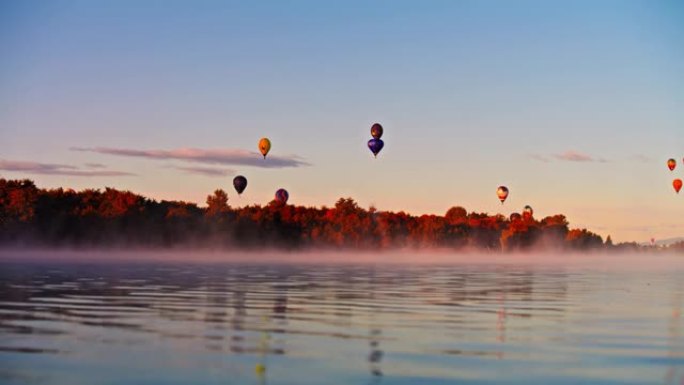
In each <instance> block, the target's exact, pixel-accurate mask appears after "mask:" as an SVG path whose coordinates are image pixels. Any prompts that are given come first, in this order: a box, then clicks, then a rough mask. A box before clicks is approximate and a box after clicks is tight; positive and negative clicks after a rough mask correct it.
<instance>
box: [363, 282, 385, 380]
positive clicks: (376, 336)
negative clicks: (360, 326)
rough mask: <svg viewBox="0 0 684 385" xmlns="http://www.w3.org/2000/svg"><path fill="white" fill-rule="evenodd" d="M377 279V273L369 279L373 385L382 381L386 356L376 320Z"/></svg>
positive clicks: (369, 361) (369, 339)
mask: <svg viewBox="0 0 684 385" xmlns="http://www.w3.org/2000/svg"><path fill="white" fill-rule="evenodd" d="M376 289H377V287H376V277H375V272H374V271H372V272H371V273H370V275H369V279H368V293H369V301H370V305H371V306H369V308H368V314H369V327H370V331H369V336H368V345H369V347H370V353H369V354H368V358H367V359H368V363H369V366H370V373H371V380H370V383H371V384H377V383H380V381H381V380H382V375H383V373H382V368H381V367H380V363H381V361H382V357H383V355H384V352H383V351H382V349H381V348H380V338H381V335H382V330H381V329H380V326H379V325H378V323H377V320H376V319H375V307H376V306H377V304H376V300H375V296H376V293H375V292H376Z"/></svg>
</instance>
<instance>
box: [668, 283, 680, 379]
mask: <svg viewBox="0 0 684 385" xmlns="http://www.w3.org/2000/svg"><path fill="white" fill-rule="evenodd" d="M676 282H677V287H676V288H675V289H674V290H673V298H672V315H671V316H670V317H669V318H670V320H669V324H668V345H669V352H668V358H669V359H670V360H671V361H672V364H671V365H670V367H669V368H668V370H667V372H666V373H665V383H666V384H684V370H682V369H681V368H680V367H678V365H677V361H678V360H681V359H682V355H683V354H684V341H683V340H682V335H681V331H682V328H681V319H682V290H683V289H684V285H682V281H681V280H680V279H679V280H677V281H676Z"/></svg>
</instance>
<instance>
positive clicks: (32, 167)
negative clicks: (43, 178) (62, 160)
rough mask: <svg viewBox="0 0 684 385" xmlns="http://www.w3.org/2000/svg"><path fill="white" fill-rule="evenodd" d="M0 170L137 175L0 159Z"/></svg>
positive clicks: (84, 174) (29, 172) (87, 174)
mask: <svg viewBox="0 0 684 385" xmlns="http://www.w3.org/2000/svg"><path fill="white" fill-rule="evenodd" d="M0 170H4V171H10V172H22V173H26V174H41V175H67V176H86V177H91V176H128V175H135V174H131V173H129V172H122V171H90V170H79V169H78V167H75V166H69V165H65V164H56V163H38V162H24V161H14V160H4V159H0Z"/></svg>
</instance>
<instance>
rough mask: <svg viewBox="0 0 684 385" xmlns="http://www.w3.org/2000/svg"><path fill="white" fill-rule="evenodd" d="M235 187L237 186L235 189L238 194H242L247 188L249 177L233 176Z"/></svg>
mask: <svg viewBox="0 0 684 385" xmlns="http://www.w3.org/2000/svg"><path fill="white" fill-rule="evenodd" d="M233 187H235V191H237V193H238V195H239V194H242V192H243V191H245V189H246V188H247V178H245V177H244V176H242V175H238V176H236V177H235V178H233Z"/></svg>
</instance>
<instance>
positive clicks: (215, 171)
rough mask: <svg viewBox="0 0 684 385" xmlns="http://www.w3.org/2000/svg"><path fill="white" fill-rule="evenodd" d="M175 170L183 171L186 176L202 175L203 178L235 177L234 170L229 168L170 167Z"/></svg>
mask: <svg viewBox="0 0 684 385" xmlns="http://www.w3.org/2000/svg"><path fill="white" fill-rule="evenodd" d="M171 168H174V169H176V170H181V171H185V172H186V173H188V174H196V175H204V176H215V177H219V176H229V175H235V170H232V169H229V168H212V167H202V166H189V167H183V166H172V167H171Z"/></svg>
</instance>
